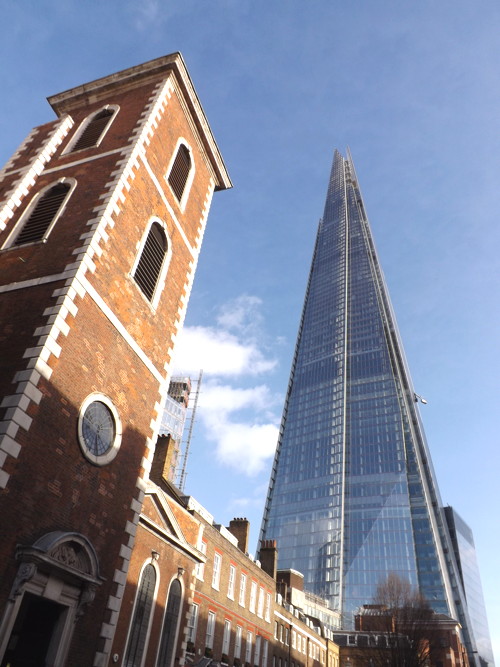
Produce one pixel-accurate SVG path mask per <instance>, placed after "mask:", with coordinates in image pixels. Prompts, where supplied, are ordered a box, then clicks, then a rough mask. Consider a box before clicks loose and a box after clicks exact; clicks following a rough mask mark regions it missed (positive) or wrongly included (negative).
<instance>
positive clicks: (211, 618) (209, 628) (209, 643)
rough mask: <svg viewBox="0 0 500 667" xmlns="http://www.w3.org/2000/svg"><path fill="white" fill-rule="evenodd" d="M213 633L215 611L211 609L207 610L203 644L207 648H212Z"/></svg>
mask: <svg viewBox="0 0 500 667" xmlns="http://www.w3.org/2000/svg"><path fill="white" fill-rule="evenodd" d="M214 633H215V613H214V612H213V611H209V612H208V619H207V635H206V637H205V646H206V647H207V648H213V646H214Z"/></svg>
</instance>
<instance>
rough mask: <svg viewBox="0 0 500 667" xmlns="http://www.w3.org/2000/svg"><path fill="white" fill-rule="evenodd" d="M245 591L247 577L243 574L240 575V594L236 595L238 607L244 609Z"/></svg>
mask: <svg viewBox="0 0 500 667" xmlns="http://www.w3.org/2000/svg"><path fill="white" fill-rule="evenodd" d="M246 590H247V575H246V573H245V572H242V573H241V574H240V592H239V595H238V604H239V605H240V607H243V608H244V607H245V598H246Z"/></svg>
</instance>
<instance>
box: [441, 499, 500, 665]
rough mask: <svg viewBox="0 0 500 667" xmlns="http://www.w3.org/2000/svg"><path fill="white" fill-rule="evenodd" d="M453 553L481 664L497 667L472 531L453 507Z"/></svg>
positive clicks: (450, 519)
mask: <svg viewBox="0 0 500 667" xmlns="http://www.w3.org/2000/svg"><path fill="white" fill-rule="evenodd" d="M444 512H445V516H446V522H447V524H448V529H449V532H450V537H451V543H452V544H453V551H454V554H455V558H456V560H457V565H458V571H459V574H460V580H461V582H462V586H463V589H464V593H465V598H466V600H467V611H468V613H469V618H470V625H471V627H472V630H473V633H474V638H475V640H476V649H477V652H478V655H479V658H480V660H481V665H482V666H483V667H484V666H485V665H494V664H495V661H494V658H493V649H492V646H491V638H490V630H489V627H488V617H487V616H486V607H485V604H484V597H483V587H482V585H481V577H480V575H479V567H478V563H477V558H476V547H475V545H474V537H473V535H472V530H471V529H470V528H469V526H468V525H467V524H466V523H465V521H464V520H463V519H462V517H461V516H460V515H459V514H457V512H456V511H455V510H454V509H453V507H449V506H448V507H445V508H444Z"/></svg>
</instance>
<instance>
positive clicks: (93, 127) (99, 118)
mask: <svg viewBox="0 0 500 667" xmlns="http://www.w3.org/2000/svg"><path fill="white" fill-rule="evenodd" d="M114 115H115V109H110V108H106V109H103V110H102V111H99V112H98V113H96V114H94V116H92V117H91V118H90V120H89V121H88V122H87V125H86V126H85V128H84V129H83V131H82V133H81V134H80V136H79V137H78V139H77V140H76V141H75V143H74V144H73V146H72V147H71V151H79V150H81V149H82V148H91V147H92V146H96V145H97V144H98V142H99V139H100V138H101V136H102V134H103V132H104V130H105V129H106V128H107V127H108V124H109V122H110V120H111V118H112V117H113V116H114Z"/></svg>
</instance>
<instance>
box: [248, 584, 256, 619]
mask: <svg viewBox="0 0 500 667" xmlns="http://www.w3.org/2000/svg"><path fill="white" fill-rule="evenodd" d="M256 605H257V582H256V581H255V579H252V583H251V584H250V602H249V603H248V611H249V612H250V613H251V614H255V609H256Z"/></svg>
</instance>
